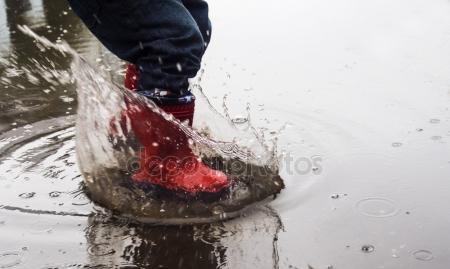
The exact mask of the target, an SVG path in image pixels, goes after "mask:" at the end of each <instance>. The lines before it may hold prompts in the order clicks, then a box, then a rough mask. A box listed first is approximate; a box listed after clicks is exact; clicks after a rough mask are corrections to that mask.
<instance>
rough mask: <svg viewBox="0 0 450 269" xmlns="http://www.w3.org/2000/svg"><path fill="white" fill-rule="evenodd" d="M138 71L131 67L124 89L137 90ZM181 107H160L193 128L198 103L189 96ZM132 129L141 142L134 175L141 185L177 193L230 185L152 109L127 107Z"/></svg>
mask: <svg viewBox="0 0 450 269" xmlns="http://www.w3.org/2000/svg"><path fill="white" fill-rule="evenodd" d="M137 77H138V72H137V70H136V68H135V66H133V65H129V67H128V70H127V74H126V78H125V86H126V88H128V89H130V90H134V89H136V81H137ZM190 97H191V98H190V100H189V101H188V102H184V103H182V104H168V105H167V104H164V103H162V104H158V106H159V107H160V108H161V109H162V110H163V111H165V112H166V113H169V114H172V115H173V116H174V117H175V118H177V119H178V120H180V121H186V120H187V121H189V124H191V125H192V120H193V116H194V105H195V100H194V98H192V96H190ZM126 114H127V116H128V118H129V119H130V121H131V128H132V130H133V132H134V134H135V136H136V138H137V139H138V141H139V142H140V143H141V145H142V147H143V149H142V150H141V152H140V168H139V170H138V171H137V172H136V173H135V174H134V175H133V180H134V181H136V182H139V183H151V184H156V185H160V186H162V187H165V188H167V189H170V190H174V191H185V192H187V193H191V194H195V193H198V192H218V191H220V190H222V189H223V188H225V187H227V186H228V185H229V181H228V179H227V176H226V175H225V174H223V173H222V172H220V171H217V170H213V169H211V168H209V167H208V166H206V165H205V164H203V163H202V162H201V160H199V158H198V157H197V156H195V155H194V153H193V152H192V150H191V149H190V147H189V139H188V138H187V136H186V135H185V133H184V132H183V131H182V130H180V128H179V127H178V126H177V125H175V124H173V123H171V122H169V121H167V120H165V119H164V118H162V117H161V115H159V114H158V113H156V112H154V111H153V110H152V109H151V108H148V107H144V106H142V105H140V104H127V111H126Z"/></svg>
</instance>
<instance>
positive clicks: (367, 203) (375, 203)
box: [356, 198, 399, 218]
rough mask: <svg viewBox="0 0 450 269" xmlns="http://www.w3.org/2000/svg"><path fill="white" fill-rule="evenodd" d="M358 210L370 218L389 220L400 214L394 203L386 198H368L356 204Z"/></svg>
mask: <svg viewBox="0 0 450 269" xmlns="http://www.w3.org/2000/svg"><path fill="white" fill-rule="evenodd" d="M356 207H357V208H358V210H359V211H360V212H361V213H362V214H363V215H366V216H368V217H375V218H387V217H392V216H395V215H397V214H398V212H399V210H398V208H397V206H396V205H395V202H394V201H391V200H389V199H385V198H366V199H363V200H361V201H359V202H358V203H357V204H356Z"/></svg>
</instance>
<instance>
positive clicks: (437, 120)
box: [430, 119, 441, 124]
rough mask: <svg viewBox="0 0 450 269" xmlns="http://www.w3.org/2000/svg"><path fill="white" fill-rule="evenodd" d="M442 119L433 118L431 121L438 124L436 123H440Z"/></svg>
mask: <svg viewBox="0 0 450 269" xmlns="http://www.w3.org/2000/svg"><path fill="white" fill-rule="evenodd" d="M440 122H441V120H440V119H431V120H430V123H433V124H436V123H440Z"/></svg>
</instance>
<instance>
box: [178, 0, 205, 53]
mask: <svg viewBox="0 0 450 269" xmlns="http://www.w3.org/2000/svg"><path fill="white" fill-rule="evenodd" d="M183 5H184V6H185V7H186V8H187V9H188V10H189V12H190V13H191V15H192V17H193V18H194V20H195V21H196V22H197V25H198V28H199V29H200V32H201V34H202V36H203V41H204V42H205V45H208V44H209V41H210V40H211V21H210V20H209V7H208V3H207V2H206V1H204V0H183Z"/></svg>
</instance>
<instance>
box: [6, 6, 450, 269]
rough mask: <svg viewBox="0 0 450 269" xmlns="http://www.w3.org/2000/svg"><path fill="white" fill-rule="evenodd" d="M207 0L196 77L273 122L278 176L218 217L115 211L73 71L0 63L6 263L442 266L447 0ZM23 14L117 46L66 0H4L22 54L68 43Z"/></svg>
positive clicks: (449, 188)
mask: <svg viewBox="0 0 450 269" xmlns="http://www.w3.org/2000/svg"><path fill="white" fill-rule="evenodd" d="M210 4H211V12H212V14H211V16H212V19H213V22H214V33H213V34H214V37H213V41H212V44H211V46H210V48H209V51H208V53H207V55H206V57H205V65H206V66H205V67H206V69H205V74H204V76H203V80H202V86H203V88H204V89H205V92H206V94H207V95H208V96H209V98H210V100H211V102H212V103H213V105H214V106H215V107H217V108H218V109H219V110H221V108H222V105H223V99H224V96H225V95H226V96H227V98H226V105H227V107H228V113H229V114H230V115H231V116H232V117H233V118H236V122H239V121H240V119H242V117H243V115H244V116H245V115H246V109H245V108H246V106H247V103H249V106H250V115H251V121H252V124H253V125H254V126H256V127H257V128H263V129H264V128H265V129H264V131H265V133H267V135H271V136H276V137H278V150H279V153H280V154H281V155H283V156H284V158H283V160H282V161H281V165H282V177H283V178H284V179H285V183H286V186H287V189H286V190H285V191H284V192H283V193H282V195H281V196H280V197H279V198H278V199H277V200H276V201H275V202H273V203H271V205H270V207H261V208H257V209H255V210H254V211H252V212H249V213H248V214H247V216H246V217H243V218H239V219H235V220H232V221H230V222H225V223H217V224H211V225H202V226H194V227H189V226H188V227H181V228H180V227H148V226H142V225H136V224H130V223H127V222H124V221H122V220H115V219H112V218H110V217H108V216H106V215H105V214H104V212H103V211H102V210H101V208H98V207H96V206H94V205H92V204H91V203H90V202H89V200H88V199H87V198H86V197H85V196H84V194H83V193H81V192H80V191H79V183H80V182H81V180H82V179H81V177H80V175H79V172H78V169H77V166H76V160H75V159H76V158H75V154H74V150H75V142H74V127H73V124H74V119H73V115H74V113H76V93H75V87H74V86H73V84H70V83H67V84H64V83H63V84H57V85H55V84H52V83H51V82H48V83H47V84H45V83H44V84H43V83H39V84H38V86H37V85H36V84H34V83H32V82H33V78H32V77H31V78H30V77H29V76H27V75H26V73H24V74H11V72H12V70H11V69H8V68H7V67H5V66H4V65H3V64H2V65H0V67H1V68H0V71H1V78H0V85H1V90H0V111H1V113H0V130H1V132H2V135H1V138H0V139H1V140H0V162H1V163H0V186H1V188H0V238H1V240H0V268H299V269H300V268H301V269H303V268H315V269H321V268H336V269H337V268H414V269H415V268H427V269H428V268H437V269H440V268H447V267H448V265H449V264H450V248H449V247H448V242H449V241H450V235H449V234H450V231H449V227H450V226H449V224H450V217H449V216H448V212H449V210H450V206H449V203H448V202H447V199H448V198H447V197H448V196H449V194H450V181H449V178H450V154H449V144H448V143H449V139H450V126H449V121H450V111H449V101H450V80H449V77H450V49H449V47H450V46H449V45H450V18H449V17H448V13H449V11H450V4H449V3H448V2H447V1H431V2H430V1H425V0H417V1H405V0H399V1H396V2H395V3H393V2H392V1H385V0H382V1H375V2H374V1H351V0H345V1H344V0H342V1H331V0H329V1H319V2H317V1H293V0H292V1H291V0H282V1H277V2H273V1H272V2H267V1H262V2H261V1H256V0H246V1H238V0H233V1H225V2H224V1H216V0H214V1H212V0H211V1H210ZM17 24H26V25H29V26H30V27H31V28H32V29H33V30H34V31H36V32H37V33H38V34H39V35H42V36H45V37H47V38H49V39H50V40H52V41H57V39H58V37H59V38H61V39H64V40H66V41H67V42H68V43H69V44H70V45H71V46H72V47H73V48H75V49H76V50H77V51H78V52H79V53H80V54H82V55H83V56H84V57H86V58H87V59H89V60H90V61H91V62H92V64H93V65H96V64H98V65H100V64H103V63H104V62H105V61H108V60H109V58H110V55H109V54H105V51H104V49H103V48H102V47H101V46H100V45H99V44H98V43H97V42H96V41H95V40H94V39H93V37H92V36H91V35H90V34H89V32H88V31H87V30H86V29H85V28H84V27H83V26H82V25H81V24H80V22H79V21H78V19H77V18H76V17H75V16H74V15H73V14H72V13H71V12H70V10H68V7H67V4H66V2H65V1H53V0H52V1H51V0H0V53H1V59H5V60H7V61H9V62H11V61H13V62H15V63H17V65H20V66H22V67H25V68H26V67H27V66H33V64H32V62H31V61H32V59H36V60H38V61H40V62H53V63H54V64H55V68H56V69H59V70H66V69H69V66H70V59H69V58H63V57H60V55H56V54H55V55H54V54H52V53H50V52H48V53H45V52H43V51H41V50H40V49H39V48H37V47H36V46H35V45H34V43H33V42H34V41H33V40H32V39H31V38H29V37H27V36H25V35H23V34H22V33H21V32H20V31H18V29H17ZM49 59H50V60H49ZM3 62H4V61H2V63H3ZM280 130H281V131H280Z"/></svg>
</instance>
